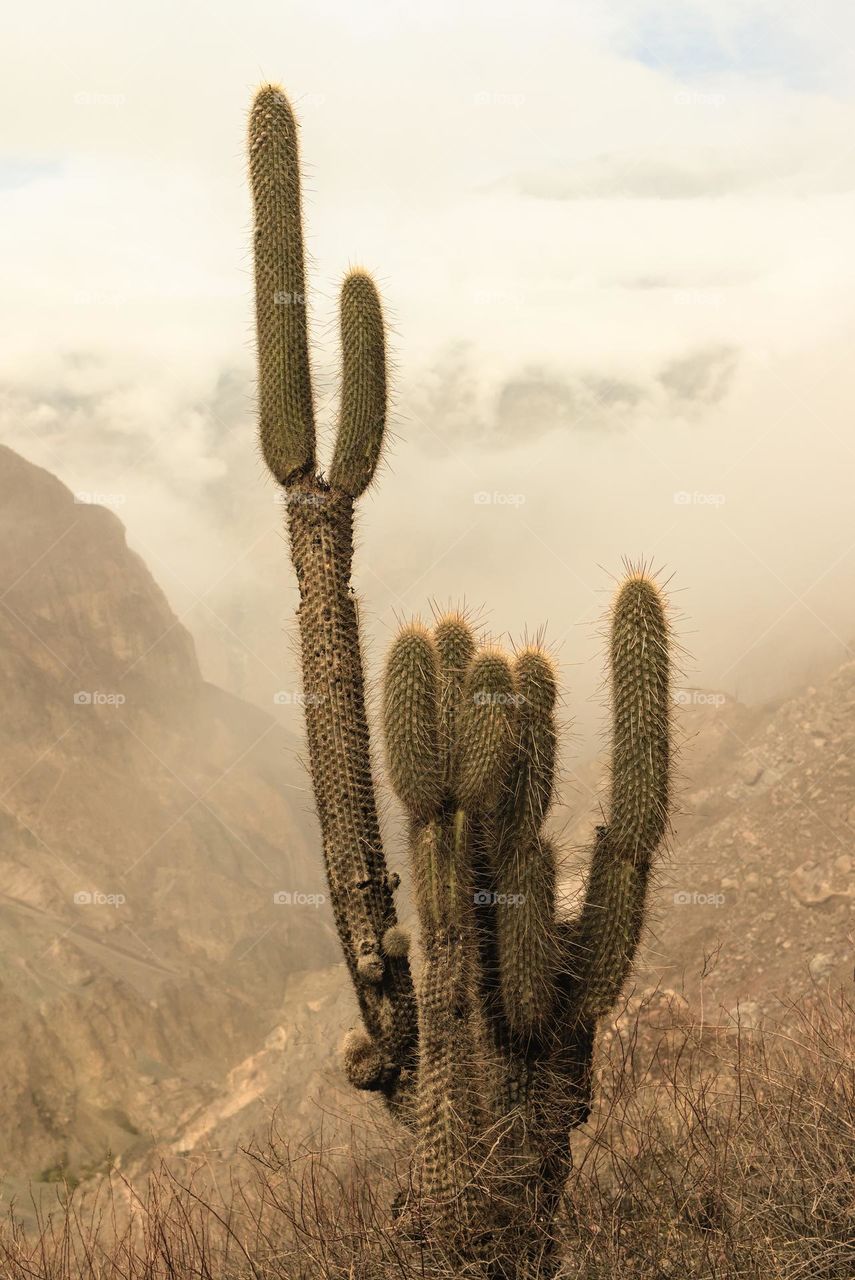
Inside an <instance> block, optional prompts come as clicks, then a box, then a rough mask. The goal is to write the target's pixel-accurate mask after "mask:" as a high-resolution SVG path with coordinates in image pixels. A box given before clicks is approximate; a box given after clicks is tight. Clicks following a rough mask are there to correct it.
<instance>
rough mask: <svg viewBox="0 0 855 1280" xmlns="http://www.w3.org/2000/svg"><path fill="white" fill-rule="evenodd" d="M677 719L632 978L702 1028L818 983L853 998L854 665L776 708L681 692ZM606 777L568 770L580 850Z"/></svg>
mask: <svg viewBox="0 0 855 1280" xmlns="http://www.w3.org/2000/svg"><path fill="white" fill-rule="evenodd" d="M676 723H677V730H678V736H679V739H680V740H681V742H682V750H681V755H680V762H679V789H678V797H677V798H678V813H677V816H676V821H675V830H674V838H673V841H672V847H671V850H670V853H669V855H668V856H667V857H666V860H665V863H664V865H663V867H662V869H661V871H660V874H659V877H658V884H657V887H656V890H655V893H654V903H655V912H654V919H653V922H652V926H651V929H650V931H649V935H648V938H647V942H646V945H645V948H644V952H643V957H642V972H641V974H640V977H639V982H640V984H641V985H644V984H656V983H661V984H662V985H664V986H665V987H668V988H671V989H677V990H679V991H681V992H684V993H685V994H686V995H687V996H688V998H689V999H690V1001H691V1002H692V1003H693V1004H694V1005H695V1006H696V1007H697V1008H698V1009H700V1008H703V1011H704V1016H705V1017H706V1018H708V1019H711V1020H717V1019H719V1018H725V1020H726V1018H727V1015H728V1013H729V1012H730V1013H732V1012H733V1011H734V1010H735V1009H736V1005H737V1002H739V1003H740V1006H741V1013H742V1018H743V1020H744V1021H751V1020H754V1019H757V1018H759V1017H761V1016H762V1015H763V1014H764V1013H771V1012H774V1011H775V1009H777V1008H778V1007H779V1003H780V1000H781V999H782V998H783V999H786V998H787V997H791V996H795V995H797V994H800V993H802V992H805V991H806V990H808V989H809V988H810V987H811V986H812V984H813V983H815V982H826V981H831V982H832V984H840V983H843V984H848V986H849V988H850V990H851V989H852V978H853V973H852V965H853V940H855V933H853V931H855V662H853V661H848V662H846V663H845V664H844V665H842V666H841V667H839V668H838V669H837V670H836V671H834V672H833V673H832V674H831V675H830V676H829V677H828V678H827V679H826V680H824V681H823V683H822V684H820V685H818V686H816V687H811V688H808V689H805V690H804V691H803V692H801V693H800V694H799V695H798V696H796V697H794V698H792V699H788V700H785V701H782V702H781V703H779V704H776V705H774V706H767V707H755V708H747V707H744V706H741V705H740V704H739V703H737V702H734V701H733V700H732V699H729V698H726V697H725V696H723V695H721V694H716V693H710V692H705V691H702V690H688V689H687V690H679V691H678V692H677V707H676ZM603 777H604V768H603V765H602V764H600V765H596V764H595V765H592V766H591V767H589V768H588V769H583V770H582V771H580V773H579V774H577V775H576V776H575V784H576V785H575V791H576V800H577V805H578V807H577V811H576V815H575V818H574V821H573V822H572V823H571V825H570V828H569V837H570V842H571V844H573V845H575V846H576V847H577V848H578V847H579V845H580V844H581V842H582V841H583V839H584V838H585V837H584V833H585V832H586V831H588V830H590V827H591V825H592V824H593V823H594V822H595V821H596V815H597V806H596V797H597V795H598V794H599V790H600V788H601V786H602V780H603ZM583 797H584V799H583ZM574 861H575V862H578V859H576V860H574V859H571V862H574ZM578 883H579V877H578V871H577V872H576V874H575V875H574V874H571V875H570V876H569V877H568V881H567V890H568V899H569V901H570V902H572V900H573V895H574V893H575V892H577V891H578Z"/></svg>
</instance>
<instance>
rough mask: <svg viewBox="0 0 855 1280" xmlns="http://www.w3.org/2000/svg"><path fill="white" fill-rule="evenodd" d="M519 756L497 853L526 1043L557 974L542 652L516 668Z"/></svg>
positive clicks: (513, 994) (512, 977) (505, 967)
mask: <svg viewBox="0 0 855 1280" xmlns="http://www.w3.org/2000/svg"><path fill="white" fill-rule="evenodd" d="M514 683H515V689H516V702H517V709H516V717H515V733H514V736H515V750H514V755H513V760H512V763H511V767H510V769H509V771H508V775H507V778H506V782H505V788H504V797H503V799H504V805H503V806H502V808H501V810H500V817H499V832H498V841H497V848H496V886H497V890H498V895H499V896H498V901H497V905H496V926H497V935H498V952H499V969H500V974H501V986H502V999H503V1005H504V1009H505V1015H506V1017H507V1021H508V1025H509V1027H510V1028H511V1030H512V1031H513V1032H515V1033H516V1034H517V1035H518V1036H521V1037H526V1036H528V1035H530V1034H531V1033H533V1032H535V1031H536V1030H537V1029H539V1028H541V1027H543V1025H544V1024H545V1023H546V1021H547V1019H548V1018H549V1016H550V1014H551V1012H552V1002H553V993H554V987H555V974H556V940H555V927H554V926H555V888H556V878H557V872H556V857H555V849H554V846H553V844H552V842H551V841H550V840H549V839H547V838H546V836H545V835H544V831H543V826H544V823H545V821H546V818H547V815H548V813H549V809H550V806H551V804H552V795H553V783H554V774H555V742H556V731H555V716H554V707H555V698H556V683H555V674H554V672H553V669H552V665H551V663H550V661H549V659H548V658H547V657H546V655H545V654H544V653H543V652H542V651H541V650H539V649H536V648H529V649H526V650H524V651H523V652H522V653H521V654H520V655H519V656H518V657H517V660H516V663H515V665H514Z"/></svg>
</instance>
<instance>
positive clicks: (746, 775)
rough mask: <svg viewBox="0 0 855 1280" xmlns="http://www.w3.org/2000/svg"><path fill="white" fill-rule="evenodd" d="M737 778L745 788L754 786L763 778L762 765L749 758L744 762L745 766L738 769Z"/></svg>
mask: <svg viewBox="0 0 855 1280" xmlns="http://www.w3.org/2000/svg"><path fill="white" fill-rule="evenodd" d="M739 777H740V779H741V781H742V782H744V783H745V785H746V787H753V786H756V784H757V783H758V782H759V781H760V779H761V778H762V777H763V766H762V764H758V763H757V761H756V760H752V759H751V758H750V757H749V759H748V760H746V761H745V764H744V765H743V766H742V768H741V769H740V771H739Z"/></svg>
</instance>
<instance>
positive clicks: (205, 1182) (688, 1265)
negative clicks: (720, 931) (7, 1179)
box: [0, 993, 855, 1280]
mask: <svg viewBox="0 0 855 1280" xmlns="http://www.w3.org/2000/svg"><path fill="white" fill-rule="evenodd" d="M654 1006H655V1010H654V1011H655V1013H656V1016H655V1017H651V1009H654ZM664 1015H665V1016H663V1003H662V1001H661V999H660V1000H659V1002H658V1004H657V1003H656V1002H651V1001H650V1000H646V1001H645V1000H643V1001H636V1002H631V1003H630V1004H629V1005H628V1007H627V1008H626V1009H625V1010H624V1013H623V1016H622V1017H620V1018H619V1019H618V1020H617V1025H616V1027H615V1028H613V1029H612V1031H611V1034H610V1035H607V1036H606V1044H605V1046H604V1048H603V1050H602V1052H601V1061H600V1064H599V1068H598V1077H599V1084H598V1102H597V1105H596V1108H595V1112H594V1115H593V1116H592V1118H591V1121H590V1122H589V1124H588V1126H587V1128H586V1129H585V1130H583V1131H580V1132H579V1133H578V1134H576V1135H575V1136H574V1140H573V1145H574V1154H575V1162H576V1167H575V1170H574V1174H573V1177H572V1178H571V1181H570V1183H569V1184H568V1187H567V1193H566V1196H565V1206H564V1212H563V1213H562V1214H561V1215H560V1216H559V1224H558V1225H559V1228H560V1231H561V1238H560V1240H559V1242H558V1243H559V1246H560V1248H559V1252H560V1254H561V1256H562V1258H563V1263H562V1267H561V1272H560V1274H561V1275H562V1276H563V1277H566V1280H571V1278H572V1280H605V1278H606V1277H609V1280H611V1277H616V1276H621V1277H627V1278H629V1280H633V1278H636V1277H637V1278H639V1280H640V1278H641V1277H644V1278H645V1280H648V1278H649V1280H653V1278H654V1277H656V1278H657V1280H665V1278H668V1280H670V1278H672V1277H680V1278H681V1280H682V1278H683V1277H698V1278H699V1280H737V1277H738V1278H739V1280H747V1278H752V1280H754V1278H756V1280H852V1277H853V1276H855V1010H853V1006H852V1004H851V1003H850V1002H849V1000H848V999H847V998H845V996H844V995H843V994H842V993H841V994H839V995H838V996H836V997H832V996H831V995H830V994H828V993H826V994H825V995H820V994H815V995H814V996H813V997H812V998H810V999H809V1000H805V1001H802V1002H800V1003H798V1004H793V1005H790V1006H789V1007H787V1008H784V1009H782V1010H781V1014H780V1017H779V1018H778V1019H777V1020H776V1023H775V1025H774V1026H767V1027H766V1028H764V1029H763V1030H762V1031H754V1030H746V1029H745V1028H742V1027H739V1026H738V1025H737V1026H731V1027H725V1028H718V1029H711V1028H709V1027H702V1026H699V1025H697V1024H694V1023H692V1022H691V1021H689V1020H688V1019H687V1018H686V1015H685V1012H684V1010H683V1009H682V1008H678V1007H670V1009H669V1007H668V1005H667V1002H666V1004H665V1006H664ZM651 1023H652V1024H653V1025H651ZM415 1174H416V1170H415V1167H414V1165H413V1162H412V1160H411V1158H410V1154H409V1152H408V1151H407V1150H406V1148H405V1147H403V1146H399V1147H395V1146H394V1145H391V1144H390V1142H389V1138H388V1134H387V1133H386V1132H385V1131H384V1132H382V1133H379V1132H378V1133H377V1134H373V1135H368V1136H367V1137H366V1136H363V1137H362V1138H361V1139H357V1138H355V1137H351V1140H350V1141H348V1142H346V1143H344V1144H342V1145H340V1146H338V1147H332V1146H330V1145H329V1144H325V1143H323V1142H321V1143H318V1144H316V1145H314V1146H310V1145H308V1144H303V1145H302V1146H293V1145H291V1144H289V1142H288V1141H287V1139H286V1138H285V1137H283V1136H282V1134H281V1132H277V1130H276V1128H274V1130H273V1132H272V1134H271V1137H270V1140H269V1141H268V1142H267V1143H266V1144H265V1146H264V1147H263V1148H256V1149H253V1150H250V1151H248V1152H247V1153H245V1155H244V1156H243V1157H242V1158H241V1160H240V1161H239V1162H236V1165H235V1167H234V1168H233V1169H232V1171H231V1172H230V1174H229V1176H228V1178H227V1180H226V1183H225V1185H223V1184H222V1183H221V1181H220V1176H219V1175H218V1173H217V1171H216V1170H213V1169H210V1168H201V1169H199V1170H198V1171H197V1173H196V1174H195V1175H194V1176H193V1177H190V1178H184V1179H183V1180H182V1179H179V1178H177V1177H176V1175H175V1174H174V1173H173V1172H171V1171H170V1170H169V1169H167V1168H165V1167H164V1168H162V1169H161V1170H160V1171H159V1173H158V1174H157V1176H154V1177H152V1178H151V1179H150V1180H149V1182H148V1184H147V1186H146V1187H145V1188H144V1189H143V1190H142V1191H141V1192H139V1193H138V1192H136V1191H134V1190H133V1189H132V1188H131V1187H130V1186H128V1185H127V1184H126V1183H124V1182H122V1181H121V1179H119V1178H118V1177H114V1178H113V1179H112V1180H105V1182H104V1183H103V1184H102V1187H101V1189H100V1191H99V1193H98V1194H97V1195H96V1196H94V1197H93V1196H92V1195H87V1194H86V1192H85V1191H83V1192H82V1194H81V1190H82V1189H81V1190H78V1191H75V1192H73V1193H70V1194H69V1195H68V1196H67V1198H66V1199H65V1200H64V1203H63V1204H60V1205H58V1206H57V1209H56V1211H55V1212H53V1213H52V1214H50V1215H47V1216H41V1217H40V1218H39V1222H38V1226H37V1229H36V1230H30V1231H25V1230H24V1228H23V1227H22V1226H21V1225H20V1223H18V1222H16V1221H15V1220H14V1216H13V1215H12V1214H10V1216H9V1220H8V1222H7V1223H6V1225H5V1227H4V1228H3V1229H2V1231H0V1274H2V1276H3V1277H4V1280H5V1278H6V1277H8V1280H81V1278H85V1280H191V1277H192V1278H194V1280H427V1277H431V1278H433V1280H442V1278H443V1277H449V1278H450V1277H457V1278H459V1280H462V1277H463V1276H464V1275H465V1272H464V1270H463V1269H462V1268H461V1267H460V1266H459V1265H456V1264H455V1262H454V1260H453V1259H452V1258H449V1259H442V1258H441V1257H437V1256H436V1255H435V1254H434V1255H430V1256H428V1254H427V1253H426V1251H425V1248H424V1246H423V1243H422V1242H421V1240H420V1239H419V1229H418V1228H419V1219H420V1216H421V1214H422V1212H423V1210H426V1208H427V1206H425V1205H424V1202H423V1199H422V1197H421V1195H420V1190H419V1186H418V1182H417V1180H416V1176H415ZM402 1202H406V1204H407V1206H408V1212H407V1213H405V1214H403V1215H400V1214H398V1213H396V1212H395V1211H393V1209H392V1206H393V1204H394V1205H400V1204H401V1203H402ZM405 1223H406V1226H404V1224H405ZM479 1274H484V1272H481V1273H479ZM544 1274H546V1272H545V1271H544Z"/></svg>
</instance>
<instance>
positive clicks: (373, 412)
mask: <svg viewBox="0 0 855 1280" xmlns="http://www.w3.org/2000/svg"><path fill="white" fill-rule="evenodd" d="M249 156H250V177H251V183H252V194H253V203H254V211H255V295H256V316H257V331H258V402H259V434H260V440H261V448H262V452H263V455H264V458H265V460H266V462H267V464H268V466H269V468H270V470H271V472H272V474H273V477H274V479H276V480H277V481H278V482H279V483H280V484H282V485H283V486H284V488H285V496H286V504H287V512H288V532H289V538H290V546H291V557H292V560H293V563H294V568H295V570H296V574H297V581H298V584H299V588H300V606H299V610H298V619H299V628H300V649H301V657H302V670H303V685H304V694H305V703H306V727H307V736H308V743H309V762H310V767H311V773H312V785H313V789H314V793H315V802H316V805H317V809H318V816H319V819H320V824H321V834H322V839H323V847H324V859H325V863H326V870H327V879H328V883H329V889H330V898H331V901H332V907H333V914H334V917H335V922H336V928H337V930H338V934H339V937H340V939H341V943H342V948H343V950H344V954H345V959H346V961H347V964H348V968H349V970H350V974H351V978H352V980H353V983H354V987H355V990H356V995H357V999H358V1001H359V1006H360V1010H361V1012H362V1018H363V1022H364V1024H365V1033H366V1037H367V1039H366V1040H363V1041H362V1042H360V1047H359V1049H358V1050H357V1049H356V1048H354V1046H353V1045H352V1044H351V1046H350V1051H349V1052H348V1053H347V1054H346V1065H347V1068H348V1070H349V1072H350V1076H351V1079H352V1081H353V1083H354V1084H356V1085H357V1086H358V1087H360V1088H371V1089H378V1090H380V1091H381V1092H382V1093H383V1094H384V1095H385V1097H386V1098H387V1100H388V1101H389V1102H390V1105H392V1106H393V1108H396V1109H398V1110H402V1109H403V1103H404V1101H405V1097H406V1093H407V1090H408V1088H409V1087H410V1085H411V1084H412V1081H413V1079H414V1072H415V1062H416V1040H417V1023H416V1007H415V999H414V993H413V986H412V979H411V976H410V969H409V960H408V958H407V955H406V951H405V950H404V951H402V950H401V948H400V946H397V947H395V946H393V948H392V951H391V952H390V951H388V950H384V939H386V938H388V937H390V936H392V937H394V936H395V935H394V930H395V928H396V926H397V918H396V914H395V907H394V902H393V899H392V883H393V882H392V881H391V879H390V877H389V874H388V871H387V868H386V863H385V859H384V855H383V847H382V844H381V839H380V828H379V823H378V819H377V805H376V800H375V795H374V783H373V777H372V768H371V750H370V740H369V730H368V719H367V716H366V711H365V693H364V680H363V672H362V657H361V653H360V641H359V631H358V622H357V612H356V604H355V598H354V594H353V590H352V587H351V581H350V580H351V565H352V560H353V506H354V500H355V499H356V498H358V497H359V495H360V494H362V493H363V492H364V490H365V489H366V488H367V486H368V485H369V484H370V482H371V479H372V477H373V475H374V471H375V468H376V466H377V462H378V459H379V456H380V450H381V446H382V440H383V430H384V424H385V412H386V394H385V387H386V374H385V339H384V331H383V317H382V313H381V309H380V301H379V298H378V296H377V292H376V290H375V288H374V285H373V284H372V282H371V281H370V279H369V278H368V277H367V276H366V275H365V274H364V273H363V272H359V271H357V272H352V273H351V274H350V275H348V277H347V278H346V279H345V281H344V285H343V288H342V296H341V333H342V353H343V360H344V377H343V390H342V403H341V416H340V426H339V436H338V441H337V444H336V451H335V457H334V461H333V468H332V472H331V477H330V483H329V484H328V483H327V482H326V481H325V480H324V479H323V477H322V476H321V475H319V474H318V473H317V471H316V466H315V430H314V409H313V397H312V386H311V376H310V369H309V356H308V350H309V347H308V335H307V327H306V305H305V284H304V264H303V233H302V211H301V207H300V170H299V156H298V147H297V128H296V123H295V120H294V115H293V112H292V111H291V107H290V105H289V103H288V100H287V98H286V97H285V95H284V93H283V92H282V90H281V89H279V88H277V87H276V86H275V85H265V86H264V87H263V88H262V89H261V90H260V91H259V92H258V94H257V95H256V98H255V102H254V104H253V108H252V112H251V115H250V122H249Z"/></svg>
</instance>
